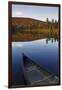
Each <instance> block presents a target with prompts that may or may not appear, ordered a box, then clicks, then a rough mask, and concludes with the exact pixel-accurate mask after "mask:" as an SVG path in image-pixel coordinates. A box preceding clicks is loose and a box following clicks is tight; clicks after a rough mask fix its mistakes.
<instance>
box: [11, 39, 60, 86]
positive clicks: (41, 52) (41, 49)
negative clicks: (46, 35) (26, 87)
mask: <svg viewBox="0 0 62 90" xmlns="http://www.w3.org/2000/svg"><path fill="white" fill-rule="evenodd" d="M23 53H24V54H25V55H27V56H28V57H30V58H31V59H32V60H33V61H34V62H36V63H37V64H39V65H40V66H42V67H43V68H44V69H46V70H48V71H49V72H52V73H54V75H56V76H59V63H58V57H59V56H58V55H59V53H58V41H57V40H55V39H53V38H51V39H40V40H35V41H27V42H12V77H13V84H14V85H15V84H18V85H19V84H21V85H22V84H24V82H25V80H24V75H23V74H24V72H23V56H22V54H23Z"/></svg>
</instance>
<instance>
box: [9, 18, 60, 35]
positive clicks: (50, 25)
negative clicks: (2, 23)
mask: <svg viewBox="0 0 62 90" xmlns="http://www.w3.org/2000/svg"><path fill="white" fill-rule="evenodd" d="M57 28H59V21H56V20H55V21H54V19H52V21H49V19H48V18H47V19H46V23H41V22H40V23H38V22H36V23H32V24H29V23H28V25H24V24H22V25H21V24H20V25H19V26H18V25H15V24H12V29H11V30H12V33H13V34H15V33H18V32H19V33H26V32H27V33H29V32H30V33H32V32H33V31H36V32H38V29H41V30H42V29H57Z"/></svg>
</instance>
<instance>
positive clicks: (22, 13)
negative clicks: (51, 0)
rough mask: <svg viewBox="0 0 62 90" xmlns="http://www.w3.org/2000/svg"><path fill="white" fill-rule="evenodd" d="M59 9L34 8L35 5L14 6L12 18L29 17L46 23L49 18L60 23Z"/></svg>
mask: <svg viewBox="0 0 62 90" xmlns="http://www.w3.org/2000/svg"><path fill="white" fill-rule="evenodd" d="M58 11H59V8H58V7H57V6H56V7H51V6H34V5H20V4H12V17H27V18H34V19H38V20H42V21H46V18H49V20H50V21H52V19H54V20H57V21H58Z"/></svg>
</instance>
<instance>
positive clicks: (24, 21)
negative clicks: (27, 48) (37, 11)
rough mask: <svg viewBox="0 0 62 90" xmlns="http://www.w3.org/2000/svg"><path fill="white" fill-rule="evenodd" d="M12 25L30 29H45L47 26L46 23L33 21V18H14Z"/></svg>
mask: <svg viewBox="0 0 62 90" xmlns="http://www.w3.org/2000/svg"><path fill="white" fill-rule="evenodd" d="M12 25H14V26H28V27H35V26H36V27H37V26H39V27H45V26H46V25H47V23H46V22H44V21H40V20H36V19H32V18H16V17H13V18H12Z"/></svg>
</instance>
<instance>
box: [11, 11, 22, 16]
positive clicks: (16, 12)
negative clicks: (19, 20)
mask: <svg viewBox="0 0 62 90" xmlns="http://www.w3.org/2000/svg"><path fill="white" fill-rule="evenodd" d="M12 16H13V17H21V16H23V12H21V11H15V12H13V13H12Z"/></svg>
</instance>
